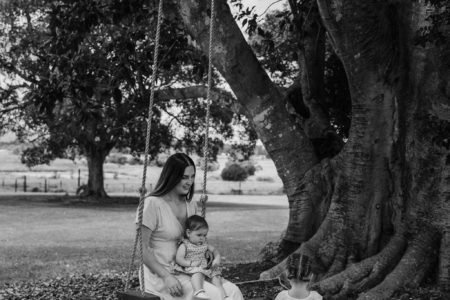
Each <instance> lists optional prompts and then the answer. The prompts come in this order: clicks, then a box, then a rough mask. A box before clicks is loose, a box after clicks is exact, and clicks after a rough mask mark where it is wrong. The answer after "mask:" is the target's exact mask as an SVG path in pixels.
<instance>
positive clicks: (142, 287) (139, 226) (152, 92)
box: [125, 0, 215, 295]
mask: <svg viewBox="0 0 450 300" xmlns="http://www.w3.org/2000/svg"><path fill="white" fill-rule="evenodd" d="M162 8H163V0H160V1H159V5H158V21H157V27H156V37H155V50H154V54H153V55H154V57H153V69H152V70H153V72H152V76H151V87H150V103H149V108H148V119H147V135H146V139H145V153H144V168H143V174H142V185H141V188H140V191H139V193H140V195H139V205H138V224H137V228H136V237H135V240H134V245H133V251H132V256H131V262H130V265H129V267H128V274H127V278H126V282H125V290H127V289H128V286H129V282H130V278H131V273H132V270H133V265H134V260H135V257H136V249H137V246H138V244H139V256H140V268H139V269H140V278H142V280H140V291H141V294H142V295H144V294H145V280H144V255H143V241H142V219H143V212H144V199H145V194H146V189H145V181H146V178H147V165H148V153H149V148H150V133H151V124H152V123H151V121H152V118H153V102H154V98H155V82H156V74H157V69H158V54H159V43H160V36H161V23H162V16H163V12H162ZM214 18H215V0H211V21H210V33H209V56H208V60H209V62H208V88H207V101H206V117H205V133H204V135H205V140H204V145H203V157H204V168H205V169H204V172H203V189H202V195H201V197H200V202H201V206H202V208H201V209H202V211H201V213H202V216H203V217H205V215H206V201H207V200H208V196H207V195H206V182H207V171H208V153H209V149H208V139H209V123H210V122H209V119H210V115H211V109H210V107H211V89H212V54H213V53H212V45H213V29H214V21H213V20H214Z"/></svg>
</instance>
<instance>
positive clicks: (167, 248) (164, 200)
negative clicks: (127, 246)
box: [140, 153, 244, 300]
mask: <svg viewBox="0 0 450 300" xmlns="http://www.w3.org/2000/svg"><path fill="white" fill-rule="evenodd" d="M194 179H195V165H194V162H193V161H192V159H191V158H190V157H189V156H187V155H186V154H183V153H176V154H174V155H172V156H170V157H169V158H168V159H167V162H166V163H165V165H164V167H163V169H162V171H161V175H160V177H159V179H158V182H157V184H156V187H155V190H154V191H153V192H151V193H150V195H149V197H147V198H146V199H145V202H144V211H143V217H142V242H143V258H144V280H145V291H146V292H150V293H153V294H155V295H157V296H159V297H161V298H162V299H163V300H182V299H186V300H190V299H195V298H193V289H192V285H191V278H190V276H189V275H187V274H182V273H181V274H180V273H178V272H174V269H173V266H174V262H175V255H176V252H177V248H178V242H179V241H180V239H181V238H182V237H183V234H184V232H185V228H184V224H185V222H186V219H187V218H188V217H190V216H192V215H195V214H196V213H197V207H196V205H195V203H194V202H192V201H191V200H192V196H193V193H194ZM140 280H143V279H142V278H140ZM223 288H224V290H225V293H226V295H227V296H228V297H229V299H233V300H243V299H244V298H243V296H242V293H241V291H240V290H239V288H238V287H237V286H236V285H235V284H233V283H231V282H229V281H227V280H223ZM204 290H205V292H206V294H207V295H208V296H209V298H210V299H211V300H222V298H223V296H222V295H221V292H220V290H219V289H218V288H217V287H216V286H214V285H213V284H211V283H209V282H205V283H204ZM227 299H228V298H227Z"/></svg>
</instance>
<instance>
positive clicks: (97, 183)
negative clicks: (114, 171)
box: [82, 149, 108, 199]
mask: <svg viewBox="0 0 450 300" xmlns="http://www.w3.org/2000/svg"><path fill="white" fill-rule="evenodd" d="M106 155H107V153H105V152H104V150H103V149H92V150H91V151H89V152H87V153H86V157H87V163H88V172H89V175H88V183H87V186H86V189H85V190H84V192H83V193H82V196H87V197H93V198H96V199H102V198H108V195H107V194H106V192H105V188H104V180H103V179H104V176H103V164H104V162H105V158H106Z"/></svg>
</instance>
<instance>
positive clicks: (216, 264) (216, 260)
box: [212, 255, 221, 268]
mask: <svg viewBox="0 0 450 300" xmlns="http://www.w3.org/2000/svg"><path fill="white" fill-rule="evenodd" d="M220 263H221V260H220V255H217V256H216V257H215V258H214V260H213V261H212V267H213V268H215V267H218V266H220Z"/></svg>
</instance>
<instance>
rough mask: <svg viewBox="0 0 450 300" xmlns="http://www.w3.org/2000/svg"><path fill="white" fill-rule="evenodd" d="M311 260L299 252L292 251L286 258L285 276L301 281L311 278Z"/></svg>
mask: <svg viewBox="0 0 450 300" xmlns="http://www.w3.org/2000/svg"><path fill="white" fill-rule="evenodd" d="M311 275H312V271H311V260H310V259H309V257H307V256H305V255H302V254H300V253H293V254H291V255H290V256H289V257H288V259H287V278H288V279H297V280H301V281H309V280H310V279H311Z"/></svg>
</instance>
